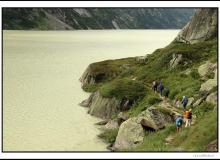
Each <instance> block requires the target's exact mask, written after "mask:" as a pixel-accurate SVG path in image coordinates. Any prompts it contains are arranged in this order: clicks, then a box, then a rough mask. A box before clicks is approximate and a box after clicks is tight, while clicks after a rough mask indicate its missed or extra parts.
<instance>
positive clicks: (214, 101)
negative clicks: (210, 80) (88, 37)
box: [206, 91, 218, 105]
mask: <svg viewBox="0 0 220 160" xmlns="http://www.w3.org/2000/svg"><path fill="white" fill-rule="evenodd" d="M217 96H218V95H217V91H216V92H213V93H211V94H210V95H208V97H207V98H206V101H207V102H210V103H212V104H214V105H217V100H218V97H217Z"/></svg>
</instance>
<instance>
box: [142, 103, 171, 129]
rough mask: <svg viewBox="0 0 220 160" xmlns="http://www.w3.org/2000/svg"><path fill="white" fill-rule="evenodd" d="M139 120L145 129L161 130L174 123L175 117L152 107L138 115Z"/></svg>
mask: <svg viewBox="0 0 220 160" xmlns="http://www.w3.org/2000/svg"><path fill="white" fill-rule="evenodd" d="M138 119H139V121H140V123H141V125H142V126H143V127H145V128H146V129H148V130H159V129H162V128H164V127H165V126H166V124H168V123H172V122H173V116H172V115H170V114H167V113H163V112H162V111H160V110H159V109H157V108H155V107H150V108H148V109H147V110H145V111H143V112H141V113H140V114H139V115H138Z"/></svg>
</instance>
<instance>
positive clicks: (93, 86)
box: [82, 84, 100, 92]
mask: <svg viewBox="0 0 220 160" xmlns="http://www.w3.org/2000/svg"><path fill="white" fill-rule="evenodd" d="M99 86H100V85H98V84H84V85H83V87H82V89H83V90H84V91H85V92H95V91H97V90H98V88H99Z"/></svg>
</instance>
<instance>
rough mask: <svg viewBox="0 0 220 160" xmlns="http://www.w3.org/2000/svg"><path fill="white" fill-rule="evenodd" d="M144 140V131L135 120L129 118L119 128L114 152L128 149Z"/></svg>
mask: <svg viewBox="0 0 220 160" xmlns="http://www.w3.org/2000/svg"><path fill="white" fill-rule="evenodd" d="M143 140H144V129H143V127H142V126H141V124H140V122H138V119H137V118H129V119H128V120H126V121H125V122H123V123H122V124H121V126H120V128H119V131H118V135H117V137H116V141H115V144H114V148H115V149H116V150H122V149H128V148H132V147H135V146H137V145H138V144H141V143H142V142H143Z"/></svg>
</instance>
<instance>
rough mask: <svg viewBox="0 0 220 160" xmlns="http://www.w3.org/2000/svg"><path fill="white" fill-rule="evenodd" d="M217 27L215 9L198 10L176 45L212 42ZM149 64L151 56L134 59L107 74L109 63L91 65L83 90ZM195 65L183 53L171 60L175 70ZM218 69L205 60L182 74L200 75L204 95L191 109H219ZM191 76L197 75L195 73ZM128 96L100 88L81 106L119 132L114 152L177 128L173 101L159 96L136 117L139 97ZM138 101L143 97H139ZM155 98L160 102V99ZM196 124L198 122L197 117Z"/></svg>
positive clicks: (191, 101) (133, 79) (194, 97)
mask: <svg viewBox="0 0 220 160" xmlns="http://www.w3.org/2000/svg"><path fill="white" fill-rule="evenodd" d="M216 27H217V11H216V10H214V9H198V10H197V12H196V13H195V15H194V17H193V18H192V19H191V21H189V23H188V24H187V25H186V26H185V27H184V28H183V30H182V31H181V32H180V33H179V34H178V36H177V37H176V38H175V40H174V43H183V44H187V45H191V44H196V43H200V42H203V41H206V40H209V39H210V38H212V37H215V36H216V31H217V28H216ZM126 62H127V61H126ZM148 62H149V60H148V56H144V60H143V57H142V58H137V57H135V58H133V60H132V63H122V64H120V65H118V66H117V69H115V67H112V68H113V69H109V70H107V71H106V70H102V67H107V68H108V67H109V64H108V63H107V62H103V63H102V62H101V63H100V64H97V66H98V67H97V66H95V65H94V64H92V65H89V66H88V68H87V69H86V71H85V72H84V73H83V75H82V76H81V78H80V81H81V83H82V87H83V86H85V85H96V84H99V83H102V82H105V83H108V81H112V80H113V79H117V77H118V76H120V75H124V74H125V75H126V74H127V73H128V72H129V74H130V72H131V71H132V67H133V68H135V67H136V66H138V67H139V66H142V65H146V64H148ZM192 63H193V62H192V61H191V60H188V61H186V60H185V59H184V54H182V53H178V54H172V57H170V59H169V61H168V64H169V69H170V70H175V69H176V68H178V67H179V66H180V65H182V66H183V67H184V66H187V65H191V64H192ZM103 64H105V65H103ZM106 64H107V65H106ZM132 65H134V66H132ZM197 66H198V65H197ZM100 68H101V69H100ZM109 68H111V67H109ZM136 68H137V67H136ZM217 68H218V67H217V62H210V60H205V61H203V63H201V64H200V65H199V66H198V67H197V68H196V69H194V70H192V69H190V68H188V69H187V70H186V71H184V72H183V73H182V74H184V75H185V76H187V75H189V74H191V75H192V72H193V71H194V72H196V73H198V75H196V76H197V77H199V78H200V80H199V82H200V83H201V85H200V89H199V90H198V92H199V93H203V94H201V95H199V94H194V95H192V96H191V97H189V103H188V106H189V107H191V108H195V110H196V107H197V106H198V105H201V104H202V103H203V102H206V103H209V104H211V105H214V106H217ZM192 76H195V75H194V74H193V75H192ZM129 78H130V80H129V81H128V82H129V84H131V85H132V82H138V80H137V79H136V77H135V76H134V75H132V76H130V77H129ZM135 85H136V84H135ZM148 85H149V84H146V85H145V86H144V87H146V88H148V87H149V86H148ZM128 92H129V91H128ZM128 97H129V96H128V95H126V96H124V97H123V98H117V97H116V96H111V97H106V96H103V95H102V94H101V93H100V90H99V89H96V90H94V91H92V93H91V95H90V96H89V98H88V99H86V100H84V101H83V102H81V103H80V105H81V106H83V107H87V108H88V113H89V114H91V115H93V116H96V117H99V118H102V119H103V121H102V122H100V123H99V125H102V126H104V128H105V129H106V130H112V129H118V133H117V136H116V138H115V141H114V143H111V144H110V145H109V146H107V148H108V149H109V150H111V151H120V150H126V149H132V148H134V147H136V146H138V145H140V144H142V143H143V142H144V137H145V132H146V131H151V132H157V131H160V130H162V129H164V128H166V126H167V125H174V123H175V119H176V117H177V116H178V115H182V110H180V109H178V108H175V107H173V103H171V101H170V100H168V101H167V100H164V99H163V98H161V97H160V98H158V99H159V100H158V102H155V103H153V104H151V105H149V104H146V105H145V106H144V109H142V110H141V111H139V113H138V114H137V115H136V116H131V115H130V114H129V113H130V112H129V111H130V110H131V109H132V106H133V105H135V104H136V102H137V101H138V98H136V99H131V98H128ZM139 99H141V98H140V97H139ZM155 99H156V100H157V98H154V100H155ZM156 100H155V101H156ZM193 121H194V122H193V123H195V121H196V116H195V117H194V119H193Z"/></svg>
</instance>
